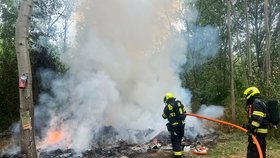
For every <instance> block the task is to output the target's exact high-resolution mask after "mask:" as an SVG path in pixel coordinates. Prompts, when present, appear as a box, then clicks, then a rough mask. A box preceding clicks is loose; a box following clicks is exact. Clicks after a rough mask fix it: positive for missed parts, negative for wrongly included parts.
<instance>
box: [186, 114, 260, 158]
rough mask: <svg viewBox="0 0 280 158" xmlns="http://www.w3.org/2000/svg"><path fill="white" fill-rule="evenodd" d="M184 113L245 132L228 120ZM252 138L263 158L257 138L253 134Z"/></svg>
mask: <svg viewBox="0 0 280 158" xmlns="http://www.w3.org/2000/svg"><path fill="white" fill-rule="evenodd" d="M186 115H188V116H194V117H197V118H201V119H205V120H209V121H214V122H218V123H220V124H224V125H228V126H232V127H235V128H237V129H240V130H241V131H243V132H245V133H246V132H247V130H246V129H245V128H242V127H240V126H238V125H235V124H233V123H230V122H226V121H222V120H217V119H213V118H210V117H205V116H201V115H197V114H192V113H187V114H186ZM252 138H253V141H254V142H255V144H256V146H257V149H258V152H259V157H260V158H263V153H262V150H261V146H260V144H259V142H258V140H257V138H256V137H255V136H254V135H252Z"/></svg>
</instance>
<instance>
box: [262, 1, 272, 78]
mask: <svg viewBox="0 0 280 158" xmlns="http://www.w3.org/2000/svg"><path fill="white" fill-rule="evenodd" d="M268 5H269V4H268V0H264V22H265V35H266V37H265V58H264V61H265V62H264V79H265V82H266V83H270V78H271V66H270V65H271V62H270V28H269V22H268V21H269V19H268V17H269V13H268Z"/></svg>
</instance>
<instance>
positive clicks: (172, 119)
mask: <svg viewBox="0 0 280 158" xmlns="http://www.w3.org/2000/svg"><path fill="white" fill-rule="evenodd" d="M185 113H186V107H185V106H184V105H183V104H182V103H181V101H179V100H171V101H169V102H167V104H166V106H165V107H164V110H163V114H162V117H163V118H164V119H168V121H169V123H170V125H172V126H175V125H178V124H185V118H186V115H185Z"/></svg>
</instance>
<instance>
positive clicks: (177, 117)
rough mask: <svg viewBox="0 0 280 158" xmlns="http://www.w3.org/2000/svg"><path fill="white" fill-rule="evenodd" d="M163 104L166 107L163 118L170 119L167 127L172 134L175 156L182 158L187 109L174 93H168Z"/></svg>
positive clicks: (175, 157)
mask: <svg viewBox="0 0 280 158" xmlns="http://www.w3.org/2000/svg"><path fill="white" fill-rule="evenodd" d="M163 102H164V103H165V107H164V110H163V114H162V117H163V118H164V119H168V123H167V124H166V126H167V130H168V131H169V132H170V137H171V143H172V147H173V155H174V158H180V157H182V156H183V152H182V147H181V142H182V138H183V137H184V128H185V118H186V115H185V114H186V107H185V106H184V105H183V104H182V103H181V101H179V100H176V98H175V97H174V95H173V94H172V93H166V95H165V96H164V99H163Z"/></svg>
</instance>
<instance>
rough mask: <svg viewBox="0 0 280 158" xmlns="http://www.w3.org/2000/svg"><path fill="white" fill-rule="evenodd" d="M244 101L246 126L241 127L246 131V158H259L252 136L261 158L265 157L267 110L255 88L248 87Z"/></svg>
mask: <svg viewBox="0 0 280 158" xmlns="http://www.w3.org/2000/svg"><path fill="white" fill-rule="evenodd" d="M244 97H245V100H246V106H245V107H246V111H247V114H248V124H245V125H244V126H243V127H244V128H246V129H247V134H248V142H249V143H248V147H247V158H259V154H258V150H257V146H256V145H255V144H254V142H253V139H252V135H254V136H255V137H256V138H257V140H258V142H259V144H260V147H261V149H262V153H263V157H264V158H265V157H266V135H267V133H268V126H269V122H268V121H267V120H268V119H267V108H266V104H265V103H264V101H263V99H262V97H261V95H260V91H259V89H258V88H256V87H249V88H247V89H246V90H245V91H244Z"/></svg>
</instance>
